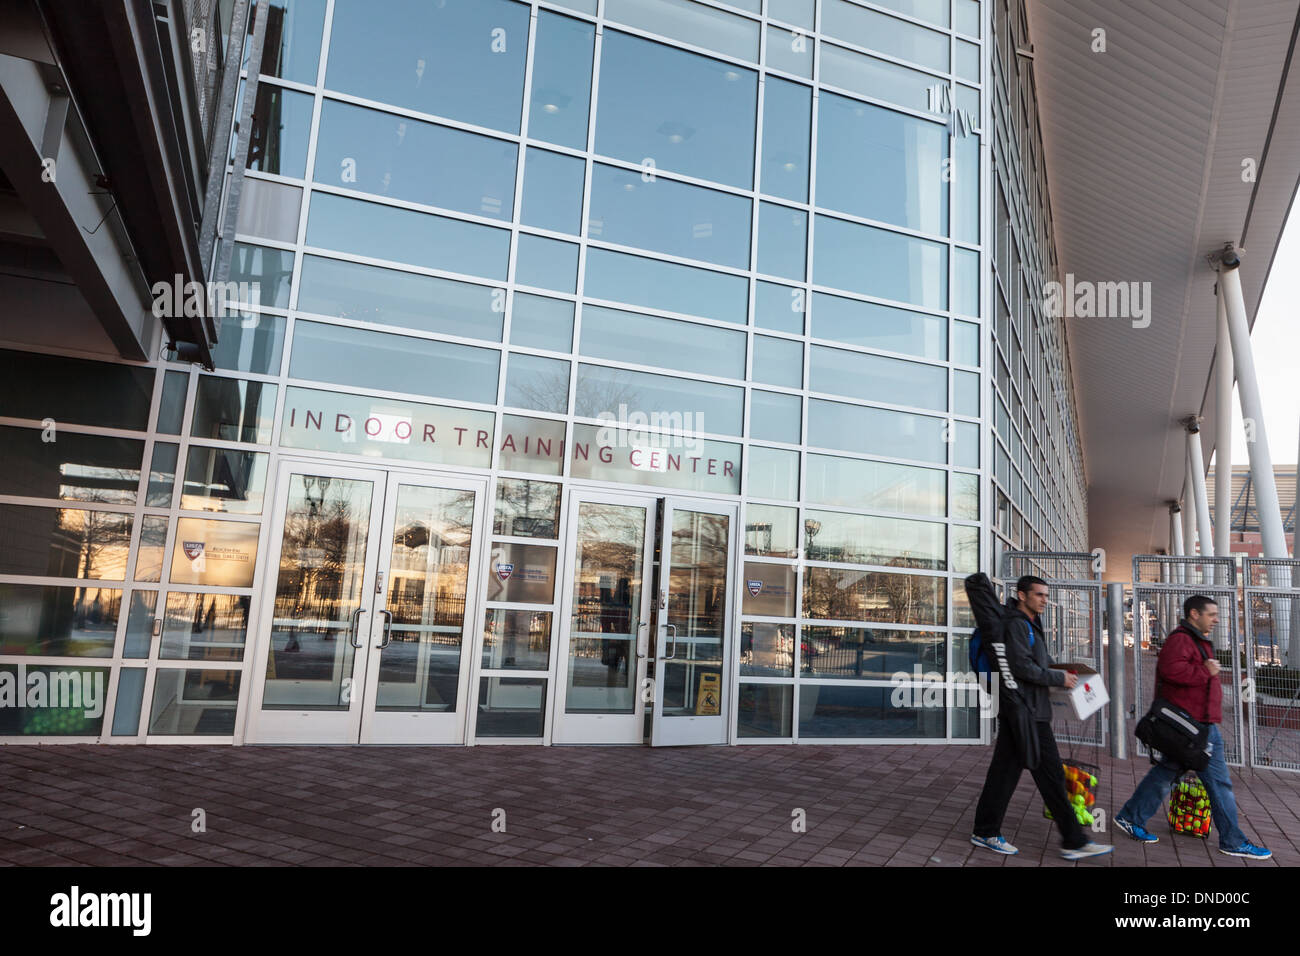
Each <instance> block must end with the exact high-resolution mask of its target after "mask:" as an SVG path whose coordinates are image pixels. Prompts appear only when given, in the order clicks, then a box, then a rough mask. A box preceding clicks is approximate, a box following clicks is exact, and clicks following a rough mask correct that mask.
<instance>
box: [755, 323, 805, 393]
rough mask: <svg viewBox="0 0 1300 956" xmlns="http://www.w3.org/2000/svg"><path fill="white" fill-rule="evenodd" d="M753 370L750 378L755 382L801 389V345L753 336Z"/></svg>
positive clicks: (766, 336) (788, 340)
mask: <svg viewBox="0 0 1300 956" xmlns="http://www.w3.org/2000/svg"><path fill="white" fill-rule="evenodd" d="M753 369H754V370H753V374H752V375H751V377H752V378H753V380H754V381H755V382H763V383H765V384H767V385H784V386H786V387H787V388H802V387H803V343H802V342H796V341H792V340H791V339H777V338H773V337H772V336H770V335H756V336H754V362H753Z"/></svg>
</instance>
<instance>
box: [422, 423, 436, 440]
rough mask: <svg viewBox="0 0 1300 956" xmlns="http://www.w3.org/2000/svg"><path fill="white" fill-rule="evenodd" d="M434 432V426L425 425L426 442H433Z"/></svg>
mask: <svg viewBox="0 0 1300 956" xmlns="http://www.w3.org/2000/svg"><path fill="white" fill-rule="evenodd" d="M433 432H434V426H433V425H425V426H424V440H425V441H433Z"/></svg>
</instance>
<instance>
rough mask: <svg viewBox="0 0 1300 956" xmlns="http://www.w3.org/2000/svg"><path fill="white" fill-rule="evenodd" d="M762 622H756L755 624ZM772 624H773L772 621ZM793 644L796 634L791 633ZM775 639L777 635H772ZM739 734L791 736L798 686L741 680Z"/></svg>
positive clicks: (738, 717)
mask: <svg viewBox="0 0 1300 956" xmlns="http://www.w3.org/2000/svg"><path fill="white" fill-rule="evenodd" d="M757 626H758V625H757V624H755V627H757ZM769 626H771V625H769ZM787 639H788V640H789V642H790V643H791V645H793V642H794V635H793V633H791V634H790V635H788V638H787ZM771 640H772V641H775V640H776V638H775V637H772V638H771ZM736 699H737V701H738V703H737V710H738V716H737V718H736V721H737V726H736V735H737V736H739V737H785V738H789V737H790V735H791V733H792V728H793V726H794V688H793V687H789V686H784V687H783V686H780V685H777V684H741V685H740V691H739V693H738V694H737V695H736Z"/></svg>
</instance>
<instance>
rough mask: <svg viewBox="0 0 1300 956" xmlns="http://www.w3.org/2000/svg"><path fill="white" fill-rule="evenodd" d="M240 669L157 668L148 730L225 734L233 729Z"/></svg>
mask: <svg viewBox="0 0 1300 956" xmlns="http://www.w3.org/2000/svg"><path fill="white" fill-rule="evenodd" d="M241 676H242V674H241V672H240V671H205V670H181V669H177V668H159V669H158V670H157V671H155V672H154V684H153V704H152V706H151V708H150V711H149V733H151V734H158V735H178V736H179V735H186V736H188V735H202V736H213V737H228V736H230V735H231V734H233V733H234V732H235V708H236V707H237V706H238V704H239V679H240V677H241Z"/></svg>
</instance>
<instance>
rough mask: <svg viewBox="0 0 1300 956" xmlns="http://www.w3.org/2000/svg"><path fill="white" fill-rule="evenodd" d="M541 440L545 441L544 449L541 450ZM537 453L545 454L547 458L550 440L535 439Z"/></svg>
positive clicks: (549, 452)
mask: <svg viewBox="0 0 1300 956" xmlns="http://www.w3.org/2000/svg"><path fill="white" fill-rule="evenodd" d="M543 442H545V443H546V451H542V443H543ZM537 454H539V455H545V456H546V457H547V458H549V457H551V440H550V439H549V438H539V439H537Z"/></svg>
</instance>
